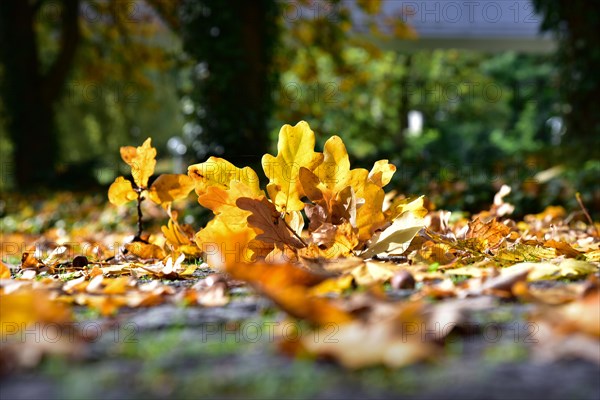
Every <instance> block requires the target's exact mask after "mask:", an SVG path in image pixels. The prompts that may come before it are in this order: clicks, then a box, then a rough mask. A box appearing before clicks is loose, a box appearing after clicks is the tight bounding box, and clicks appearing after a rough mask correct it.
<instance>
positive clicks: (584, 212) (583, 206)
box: [575, 192, 600, 236]
mask: <svg viewBox="0 0 600 400" xmlns="http://www.w3.org/2000/svg"><path fill="white" fill-rule="evenodd" d="M575 198H576V199H577V203H579V207H581V210H582V211H583V214H584V215H585V217H586V218H587V220H588V222H589V223H590V225H591V226H592V228H594V231H595V232H596V236H600V232H598V228H597V227H596V225H594V220H593V219H592V217H591V216H590V213H589V212H588V210H587V208H585V205H583V201H582V200H581V194H580V193H579V192H577V193H575Z"/></svg>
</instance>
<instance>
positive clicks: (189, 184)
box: [148, 174, 194, 204]
mask: <svg viewBox="0 0 600 400" xmlns="http://www.w3.org/2000/svg"><path fill="white" fill-rule="evenodd" d="M193 189H194V182H193V180H192V179H191V178H190V177H189V176H187V175H182V174H162V175H160V176H159V177H158V178H156V180H155V181H154V182H153V183H152V186H150V189H148V198H150V200H152V201H153V202H155V203H156V204H165V203H171V202H173V201H175V200H181V199H185V198H186V197H187V196H188V194H189V193H190V192H191V191H192V190H193Z"/></svg>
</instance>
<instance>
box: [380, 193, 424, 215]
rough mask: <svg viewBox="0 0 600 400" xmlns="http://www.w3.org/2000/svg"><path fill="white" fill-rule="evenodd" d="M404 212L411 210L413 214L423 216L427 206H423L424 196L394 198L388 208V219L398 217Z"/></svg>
mask: <svg viewBox="0 0 600 400" xmlns="http://www.w3.org/2000/svg"><path fill="white" fill-rule="evenodd" d="M405 212H412V213H413V214H415V216H417V217H420V218H425V215H427V208H425V196H419V197H417V198H416V199H414V200H413V199H406V198H400V197H398V198H396V199H394V201H393V202H392V204H391V205H390V208H389V217H388V219H389V220H394V219H396V218H398V217H399V216H400V215H402V214H403V213H405Z"/></svg>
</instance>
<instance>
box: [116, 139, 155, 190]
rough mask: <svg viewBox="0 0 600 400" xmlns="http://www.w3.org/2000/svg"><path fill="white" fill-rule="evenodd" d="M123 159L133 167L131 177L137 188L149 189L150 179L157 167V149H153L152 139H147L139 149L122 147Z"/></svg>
mask: <svg viewBox="0 0 600 400" xmlns="http://www.w3.org/2000/svg"><path fill="white" fill-rule="evenodd" d="M121 158H123V161H125V162H126V163H127V164H129V166H130V167H131V175H132V176H133V181H134V182H135V184H136V185H137V187H139V188H147V187H148V179H149V178H150V177H151V176H152V174H154V168H155V167H156V149H155V148H154V147H152V139H151V138H148V139H146V140H145V141H144V143H143V144H142V145H141V146H139V147H137V148H133V147H131V146H126V147H122V148H121Z"/></svg>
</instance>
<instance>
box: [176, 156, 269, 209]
mask: <svg viewBox="0 0 600 400" xmlns="http://www.w3.org/2000/svg"><path fill="white" fill-rule="evenodd" d="M188 175H189V177H190V178H192V179H193V180H194V184H195V185H196V193H197V194H198V195H199V196H200V195H202V194H204V193H206V192H207V190H208V188H209V187H216V188H219V189H223V190H227V189H229V187H230V186H231V182H242V183H244V184H246V186H247V187H248V189H249V190H250V191H252V192H253V193H254V194H255V195H256V196H258V195H260V192H261V190H260V188H259V181H258V175H256V172H254V170H253V169H252V168H250V167H244V168H238V167H236V166H235V165H233V164H232V163H230V162H229V161H227V160H224V159H222V158H219V157H210V158H209V159H208V160H206V161H205V162H203V163H200V164H194V165H190V166H189V167H188ZM248 197H254V196H248ZM213 211H214V210H213Z"/></svg>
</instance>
